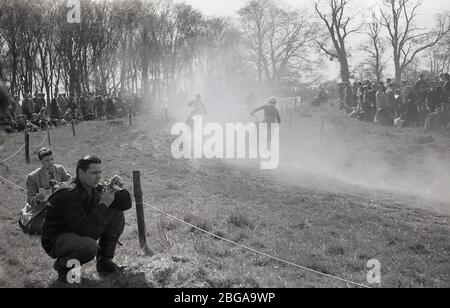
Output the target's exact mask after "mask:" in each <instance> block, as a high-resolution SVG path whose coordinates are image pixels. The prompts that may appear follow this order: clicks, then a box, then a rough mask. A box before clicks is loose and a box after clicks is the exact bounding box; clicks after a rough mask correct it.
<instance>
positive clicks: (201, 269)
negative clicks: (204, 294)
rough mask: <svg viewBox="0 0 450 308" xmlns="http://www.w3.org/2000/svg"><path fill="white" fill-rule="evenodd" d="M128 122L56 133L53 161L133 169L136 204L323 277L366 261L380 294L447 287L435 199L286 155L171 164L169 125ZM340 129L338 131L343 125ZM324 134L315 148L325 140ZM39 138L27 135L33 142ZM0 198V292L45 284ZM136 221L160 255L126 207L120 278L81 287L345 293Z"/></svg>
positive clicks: (40, 259) (13, 196)
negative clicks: (82, 160)
mask: <svg viewBox="0 0 450 308" xmlns="http://www.w3.org/2000/svg"><path fill="white" fill-rule="evenodd" d="M317 119H319V120H318V121H317ZM320 119H321V118H317V117H316V116H313V117H312V118H306V117H302V116H301V115H299V117H298V118H292V119H291V120H292V121H291V122H288V123H287V125H286V126H287V127H292V128H294V129H295V127H296V125H295V123H307V121H312V124H311V125H308V127H312V128H311V129H312V131H315V132H316V133H317V127H319V130H320V121H321V120H320ZM137 120H138V121H137V122H138V124H137V125H136V127H133V128H132V129H130V128H127V127H126V125H124V124H120V123H119V124H118V125H113V124H106V123H86V124H82V125H80V126H79V127H77V130H78V134H77V136H79V137H77V138H76V141H75V142H74V141H73V138H72V137H71V132H70V130H69V129H67V130H65V129H61V130H59V131H55V132H54V134H53V136H52V137H53V138H52V139H53V140H52V141H53V142H54V144H56V146H54V149H55V152H56V153H58V154H57V159H56V160H57V162H63V164H64V165H65V166H66V167H67V168H69V169H70V170H73V168H74V163H75V161H76V159H78V158H79V157H81V156H82V155H85V154H87V153H99V155H100V156H102V158H103V159H104V165H105V176H110V175H113V174H116V173H117V174H119V175H122V176H124V177H125V178H126V179H128V180H131V172H132V171H133V170H137V169H139V170H141V171H142V172H143V187H144V191H145V199H146V202H148V203H150V204H152V205H154V206H157V207H158V208H160V209H162V210H165V211H167V212H169V213H171V214H173V215H176V216H177V217H179V218H182V219H184V220H186V221H188V222H190V223H192V224H194V225H197V226H200V227H202V228H203V229H207V230H209V231H211V232H213V233H215V234H218V235H220V236H223V237H225V238H228V239H230V240H233V241H236V242H238V243H240V244H243V245H246V246H249V247H252V248H254V249H258V250H261V251H263V252H265V253H268V254H271V255H275V256H277V257H280V258H283V259H286V260H289V261H292V262H295V263H297V264H301V265H304V266H308V267H310V268H312V269H315V270H318V271H321V272H324V273H328V274H333V275H336V276H339V277H342V278H346V279H349V280H354V281H356V282H359V283H366V274H367V269H366V268H365V267H366V264H367V261H368V260H370V259H378V260H380V262H381V264H382V269H383V270H382V274H383V276H382V279H383V284H382V286H383V287H412V286H415V287H423V286H425V287H433V286H435V287H449V286H450V277H449V273H450V257H449V253H450V240H449V238H450V224H449V222H448V215H446V213H445V211H446V209H448V204H446V203H445V202H438V201H424V199H421V198H417V197H411V196H410V195H408V194H403V195H399V194H396V193H393V192H389V193H386V192H385V191H383V190H375V189H373V188H367V187H366V188H362V187H361V186H358V185H354V184H352V185H350V184H344V183H342V182H339V181H337V180H336V179H333V178H329V177H326V175H324V174H323V173H322V174H320V175H317V174H316V175H313V174H312V172H311V170H310V168H305V165H304V164H298V162H297V160H292V152H288V156H289V159H287V160H286V161H285V162H283V164H282V166H281V168H280V169H279V170H277V171H272V172H266V171H264V172H263V171H260V170H258V169H257V168H255V166H257V164H256V163H254V162H251V163H244V165H243V164H242V162H241V163H238V164H235V163H229V162H223V161H216V160H214V161H200V162H192V161H183V160H180V161H178V160H173V159H172V157H171V155H170V144H171V141H172V140H173V137H171V136H170V135H169V134H168V133H167V132H168V129H169V128H170V125H168V124H167V123H165V122H163V121H162V120H160V119H159V116H156V117H154V118H153V120H152V121H146V118H144V117H139V118H138V119H137ZM339 121H343V122H341V124H340V125H345V123H347V121H349V120H348V119H345V118H339ZM318 123H319V124H318ZM342 123H344V124H342ZM314 125H315V126H314ZM351 125H353V124H351ZM303 131H304V132H307V133H308V134H307V135H308V136H310V135H311V133H310V131H306V130H303ZM328 131H329V130H326V131H325V133H324V136H323V137H322V138H323V139H324V140H327V138H332V136H333V135H332V134H331V133H327V132H328ZM333 131H337V129H335V130H333ZM289 133H292V132H288V134H289ZM359 133H361V134H362V133H364V131H359ZM283 134H284V133H283ZM300 134H301V133H300V132H299V136H300ZM396 134H397V133H396ZM399 134H405V133H404V132H403V133H402V132H399ZM88 136H89V137H88ZM284 136H286V135H284ZM22 137H23V136H16V138H15V139H14V140H11V141H10V144H9V145H8V146H9V147H8V149H9V148H15V147H16V146H17V145H20V144H21V141H22ZM316 137H317V136H316ZM291 138H292V136H291ZM299 138H300V137H299ZM435 138H440V137H439V136H438V137H435ZM39 139H40V136H35V137H33V139H32V143H33V142H37V141H38V140H39ZM299 140H301V139H299ZM380 142H382V141H380ZM304 144H305V143H303V145H304ZM311 144H314V146H312V147H311V149H313V150H317V149H319V150H320V151H319V152H323V151H322V148H321V146H320V145H319V146H317V145H316V144H317V143H316V141H314V142H313V143H311ZM288 146H289V147H290V148H293V145H292V144H289V145H288ZM311 149H308V150H311ZM295 153H300V155H303V156H302V157H303V158H305V157H306V158H310V156H307V155H306V153H311V152H300V151H299V152H295ZM1 157H3V156H1ZM22 161H23V158H22V157H20V158H19V157H18V158H17V159H15V160H13V161H12V162H11V164H9V165H8V168H6V167H0V170H1V173H0V175H2V176H5V177H7V178H8V179H11V180H13V181H14V182H16V183H18V184H20V185H22V186H23V182H24V175H25V174H26V173H28V172H29V171H31V170H32V169H33V168H35V167H36V166H37V162H36V161H35V160H34V161H33V166H25V165H23V162H22ZM288 161H289V163H288ZM301 161H305V159H302V160H301ZM305 169H309V170H306V171H305ZM301 170H303V171H301ZM354 170H357V169H354ZM0 183H1V181H0ZM366 186H367V185H366ZM0 195H1V196H2V198H1V209H0V214H1V216H0V219H1V221H2V223H1V230H0V232H1V234H2V237H0V247H1V248H0V262H1V263H0V264H1V266H2V268H1V270H0V275H1V276H0V285H3V286H14V285H18V286H24V285H25V286H54V284H53V279H54V275H53V273H52V272H51V264H52V263H51V260H49V259H48V258H47V257H46V256H45V255H44V253H43V252H42V250H41V248H40V247H39V241H38V240H37V239H30V238H28V237H26V236H24V235H22V234H21V233H20V231H19V230H17V227H16V217H17V215H16V213H17V212H18V210H19V209H20V208H21V207H22V204H23V202H24V198H23V197H22V196H21V195H19V194H17V191H16V190H14V189H13V188H11V187H7V186H5V185H3V184H2V185H1V186H0ZM420 208H428V209H429V208H433V209H434V210H433V211H429V210H423V209H420ZM436 209H438V210H439V209H442V210H440V211H436ZM146 218H147V224H148V235H149V243H150V245H151V247H152V248H153V249H155V250H159V252H160V253H158V254H157V255H156V256H155V257H153V258H147V257H145V256H144V255H142V253H141V252H140V251H139V249H138V247H137V240H136V227H135V219H134V211H130V212H129V213H128V214H127V221H128V223H127V228H126V232H125V234H124V236H123V238H122V242H123V243H124V244H125V247H123V248H121V249H119V253H118V261H119V262H121V263H124V264H126V265H128V267H129V269H130V270H129V271H128V272H127V275H126V276H125V277H116V278H113V279H112V281H106V282H104V281H103V282H101V281H99V280H98V277H97V276H96V274H95V273H94V271H93V266H92V265H90V266H88V267H87V272H86V275H87V277H88V279H87V280H86V281H85V286H93V287H95V286H109V285H115V286H123V287H127V286H153V287H311V286H312V287H324V286H325V287H326V286H333V287H346V285H345V284H343V283H340V282H337V281H333V280H330V279H328V278H323V277H320V276H316V275H313V274H308V273H305V272H302V271H300V270H297V269H295V268H291V267H289V266H286V265H283V264H279V263H277V262H275V261H272V260H270V259H267V258H262V257H257V256H255V255H254V254H252V253H249V252H245V251H243V250H242V249H240V248H236V247H233V246H231V245H229V244H226V243H224V242H221V241H217V240H214V239H212V238H211V237H210V236H207V235H203V234H201V233H198V232H197V231H196V232H193V230H191V228H189V227H186V226H182V225H180V224H179V223H176V222H173V221H171V220H169V219H161V218H160V216H159V215H156V214H155V213H154V212H152V211H151V210H150V209H148V208H147V209H146ZM158 224H161V225H163V226H164V230H165V232H166V233H167V236H168V238H169V240H170V242H171V244H172V247H171V248H169V249H165V248H163V246H164V245H161V244H164V243H162V242H163V241H162V239H163V237H162V236H161V235H160V232H158V228H157V226H158ZM56 286H57V285H56Z"/></svg>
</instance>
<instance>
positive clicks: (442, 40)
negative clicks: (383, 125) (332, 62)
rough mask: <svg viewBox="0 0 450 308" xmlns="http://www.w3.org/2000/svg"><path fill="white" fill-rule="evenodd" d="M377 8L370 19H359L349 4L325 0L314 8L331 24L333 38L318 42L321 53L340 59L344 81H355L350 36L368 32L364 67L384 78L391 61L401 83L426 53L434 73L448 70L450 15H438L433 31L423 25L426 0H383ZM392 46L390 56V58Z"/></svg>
mask: <svg viewBox="0 0 450 308" xmlns="http://www.w3.org/2000/svg"><path fill="white" fill-rule="evenodd" d="M380 2H381V4H380V6H379V7H374V8H373V10H372V12H371V16H370V18H368V21H366V22H363V23H361V22H360V21H358V20H355V16H356V15H355V14H354V13H351V11H350V10H349V6H350V1H348V0H325V1H322V2H321V1H319V2H316V3H315V10H316V13H317V15H318V16H319V18H320V19H321V20H322V22H323V24H324V25H325V26H326V29H327V30H328V31H327V36H328V37H329V38H330V39H331V44H328V45H327V44H326V43H327V42H329V41H330V40H328V41H327V40H324V42H319V45H320V48H321V50H322V51H323V52H324V53H326V54H327V55H328V56H331V58H336V59H338V60H339V63H340V67H341V77H342V81H344V82H346V81H348V80H349V79H350V75H351V70H350V66H349V56H350V52H349V50H350V48H348V38H349V36H350V35H352V34H355V33H358V32H364V33H365V34H366V35H367V36H368V42H367V43H366V44H364V45H363V46H362V47H361V48H360V50H362V51H364V52H365V53H366V54H367V60H366V61H365V62H363V63H361V64H360V66H364V65H366V66H368V67H369V70H370V71H371V72H372V74H373V75H374V76H375V77H376V78H377V79H378V81H381V80H382V76H383V72H384V71H385V69H386V67H387V65H388V61H390V60H391V61H392V64H393V65H392V66H393V68H394V70H395V81H396V83H397V84H402V82H403V75H404V74H405V72H406V71H407V69H408V68H410V67H411V66H412V65H414V64H416V61H417V60H418V58H419V56H421V55H423V53H424V52H426V56H427V60H428V66H429V67H430V70H431V72H430V73H431V74H432V75H434V76H436V75H439V74H440V73H444V72H448V71H449V70H448V69H449V64H450V57H449V55H450V44H449V43H450V35H449V33H450V23H449V17H450V15H449V13H448V12H447V13H446V14H441V15H437V16H435V17H434V18H433V19H434V21H435V25H434V27H433V28H432V29H426V28H422V27H420V25H419V20H418V19H419V16H420V10H421V8H422V7H423V0H382V1H380ZM389 48H390V49H391V53H390V54H391V57H390V58H389V60H386V58H385V56H386V53H387V52H388V50H389Z"/></svg>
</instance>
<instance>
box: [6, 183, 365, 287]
mask: <svg viewBox="0 0 450 308" xmlns="http://www.w3.org/2000/svg"><path fill="white" fill-rule="evenodd" d="M0 179H1V180H3V181H5V182H6V183H8V184H10V185H12V186H14V187H16V188H18V189H19V190H21V191H23V192H26V189H25V188H23V187H21V186H19V185H17V184H15V183H13V182H11V181H9V180H8V179H6V178H4V177H2V176H1V175H0ZM133 203H134V202H133ZM134 204H135V203H134ZM143 204H144V205H146V206H148V207H149V208H150V209H152V210H154V211H156V212H158V213H159V214H161V215H164V216H166V217H169V218H171V219H173V220H176V221H178V222H180V223H182V224H185V225H187V226H189V227H191V228H194V229H195V230H198V231H200V232H202V233H205V234H207V235H210V236H212V237H214V238H217V239H219V240H222V241H224V242H227V243H229V244H232V245H234V246H237V247H239V248H242V249H244V250H247V251H250V252H252V253H254V254H257V255H260V256H264V257H266V258H269V259H272V260H275V261H277V262H280V263H284V264H287V265H290V266H293V267H296V268H298V269H301V270H303V271H306V272H309V273H312V274H316V275H319V276H322V277H326V278H330V279H333V280H336V281H340V282H344V283H346V284H349V285H352V286H356V287H359V288H366V289H370V287H369V286H366V285H364V284H362V283H357V282H354V281H351V280H347V279H344V278H340V277H337V276H334V275H330V274H326V273H322V272H319V271H316V270H313V269H311V268H308V267H305V266H302V265H299V264H296V263H293V262H290V261H287V260H283V259H281V258H278V257H275V256H272V255H269V254H267V253H264V252H261V251H258V250H256V249H253V248H250V247H247V246H245V245H242V244H239V243H236V242H233V241H231V240H229V239H226V238H224V237H221V236H219V235H216V234H214V233H212V232H209V231H206V230H204V229H202V228H199V227H197V226H195V225H193V224H190V223H188V222H186V221H184V220H182V219H180V218H178V217H176V216H173V215H171V214H169V213H166V212H164V211H162V210H160V209H158V208H157V207H154V206H152V205H150V204H148V203H143Z"/></svg>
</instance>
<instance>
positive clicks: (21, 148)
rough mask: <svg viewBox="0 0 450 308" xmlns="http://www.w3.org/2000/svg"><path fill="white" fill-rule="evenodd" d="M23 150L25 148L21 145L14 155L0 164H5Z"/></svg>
mask: <svg viewBox="0 0 450 308" xmlns="http://www.w3.org/2000/svg"><path fill="white" fill-rule="evenodd" d="M24 148H25V144H24V145H22V146H21V147H20V149H18V150H17V152H16V153H14V154H13V155H11V156H10V157H8V158H6V159H4V160H2V161H0V164H3V163H6V162H7V161H8V160H10V159H12V158H13V157H14V156H16V155H17V154H19V153H20V152H21V151H22V150H23V149H24Z"/></svg>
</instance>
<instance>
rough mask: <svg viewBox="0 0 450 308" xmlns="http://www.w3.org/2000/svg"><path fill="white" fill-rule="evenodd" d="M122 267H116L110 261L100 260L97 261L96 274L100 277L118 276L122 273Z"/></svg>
mask: <svg viewBox="0 0 450 308" xmlns="http://www.w3.org/2000/svg"><path fill="white" fill-rule="evenodd" d="M123 269H124V268H123V267H120V266H118V265H117V264H116V263H114V262H113V261H112V260H110V259H101V260H98V261H97V272H98V273H99V274H100V276H107V275H113V274H118V273H120V272H122V271H123Z"/></svg>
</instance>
